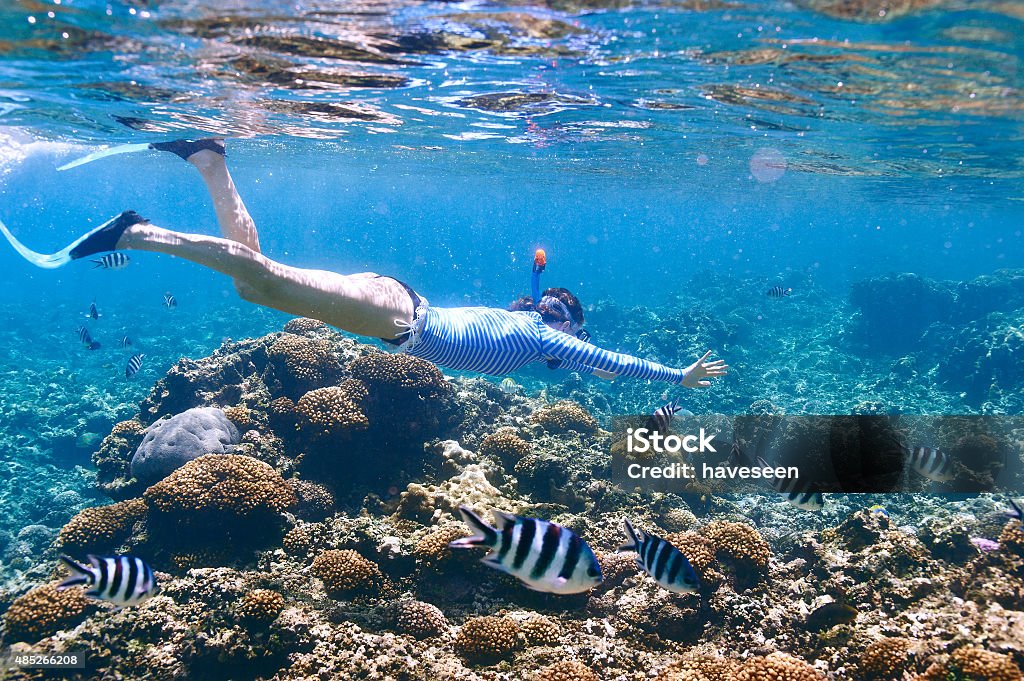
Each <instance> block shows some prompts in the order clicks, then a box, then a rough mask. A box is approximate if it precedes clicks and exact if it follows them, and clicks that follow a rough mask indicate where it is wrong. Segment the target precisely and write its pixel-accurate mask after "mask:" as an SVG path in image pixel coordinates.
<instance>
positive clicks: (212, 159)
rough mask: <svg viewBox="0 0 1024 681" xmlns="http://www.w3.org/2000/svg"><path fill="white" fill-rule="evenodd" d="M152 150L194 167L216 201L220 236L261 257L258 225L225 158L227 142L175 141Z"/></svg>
mask: <svg viewBox="0 0 1024 681" xmlns="http://www.w3.org/2000/svg"><path fill="white" fill-rule="evenodd" d="M149 147H150V149H156V150H157V151H166V152H170V153H172V154H174V155H175V156H179V157H181V158H183V159H185V160H186V161H188V162H189V163H190V164H191V165H193V166H194V167H195V168H196V170H198V171H199V174H200V175H201V176H202V178H203V182H205V183H206V189H207V190H208V191H209V192H210V198H211V199H212V200H213V209H214V211H215V212H216V214H217V222H218V224H220V233H221V236H223V237H224V238H225V239H231V240H232V241H237V242H238V243H241V244H245V245H246V246H248V247H249V248H251V249H252V250H254V251H256V252H257V253H259V252H260V240H259V237H258V236H257V235H256V223H255V222H253V219H252V216H250V215H249V211H248V210H247V209H246V207H245V203H243V202H242V197H241V196H239V194H238V190H237V189H236V188H235V183H234V180H232V179H231V174H230V173H229V172H228V166H227V162H226V160H225V158H224V140H222V139H215V138H209V139H202V140H196V141H190V140H174V141H171V142H155V143H153V144H150V145H149Z"/></svg>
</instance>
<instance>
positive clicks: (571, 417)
mask: <svg viewBox="0 0 1024 681" xmlns="http://www.w3.org/2000/svg"><path fill="white" fill-rule="evenodd" d="M530 420H531V421H533V422H534V423H536V424H538V425H540V426H541V427H542V428H544V429H545V430H547V431H548V432H551V433H567V432H569V431H576V432H578V433H584V434H592V433H595V432H596V431H597V428H598V423H597V419H595V418H594V417H593V416H591V415H590V412H588V411H587V410H586V409H584V408H583V407H582V406H580V405H579V404H576V403H575V402H568V401H565V402H558V403H556V404H553V405H551V406H550V407H543V408H541V409H538V410H537V411H536V412H534V414H533V416H531V417H530Z"/></svg>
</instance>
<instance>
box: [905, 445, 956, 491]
mask: <svg viewBox="0 0 1024 681" xmlns="http://www.w3.org/2000/svg"><path fill="white" fill-rule="evenodd" d="M907 456H908V459H907V462H908V463H909V464H910V467H911V468H913V469H914V470H915V471H917V473H919V474H920V475H923V476H924V477H926V478H928V479H929V480H931V481H932V482H949V481H950V480H952V479H953V478H954V477H956V476H955V475H954V474H953V460H952V459H950V458H949V456H947V455H946V453H945V452H943V451H942V450H939V449H933V448H931V447H914V448H913V449H908V451H907Z"/></svg>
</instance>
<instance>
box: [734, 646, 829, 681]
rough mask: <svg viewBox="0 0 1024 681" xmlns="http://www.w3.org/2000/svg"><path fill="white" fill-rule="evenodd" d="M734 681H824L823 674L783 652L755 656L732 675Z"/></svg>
mask: <svg viewBox="0 0 1024 681" xmlns="http://www.w3.org/2000/svg"><path fill="white" fill-rule="evenodd" d="M733 679H735V681H781V680H783V679H784V680H785V681H825V675H824V674H822V673H821V672H819V671H818V670H817V669H815V668H814V667H812V666H811V665H809V664H807V663H806V662H804V661H803V660H798V659H797V658H795V657H791V656H789V655H787V654H785V653H772V654H771V655H768V656H767V657H755V658H752V659H750V660H748V661H747V663H746V664H744V665H743V667H742V668H741V669H740V670H739V672H737V673H736V675H735V676H734V677H733Z"/></svg>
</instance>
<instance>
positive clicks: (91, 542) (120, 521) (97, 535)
mask: <svg viewBox="0 0 1024 681" xmlns="http://www.w3.org/2000/svg"><path fill="white" fill-rule="evenodd" d="M147 510H148V508H147V506H146V502H145V500H143V499H130V500H128V501H119V502H118V503H116V504H110V505H108V506H96V507H94V508H87V509H84V510H83V511H81V512H79V513H78V514H77V515H76V516H75V517H74V518H72V519H71V520H70V521H68V524H67V525H65V526H64V527H63V528H61V531H60V536H59V537H58V538H57V541H58V544H59V545H60V546H63V547H65V548H67V549H68V550H72V551H78V550H91V551H110V550H112V549H114V548H116V547H118V546H119V545H121V544H122V543H124V541H125V540H126V539H128V537H129V536H130V535H131V533H132V528H133V527H134V526H135V523H136V522H138V521H139V520H142V519H143V518H144V517H145V516H146V512H147Z"/></svg>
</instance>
